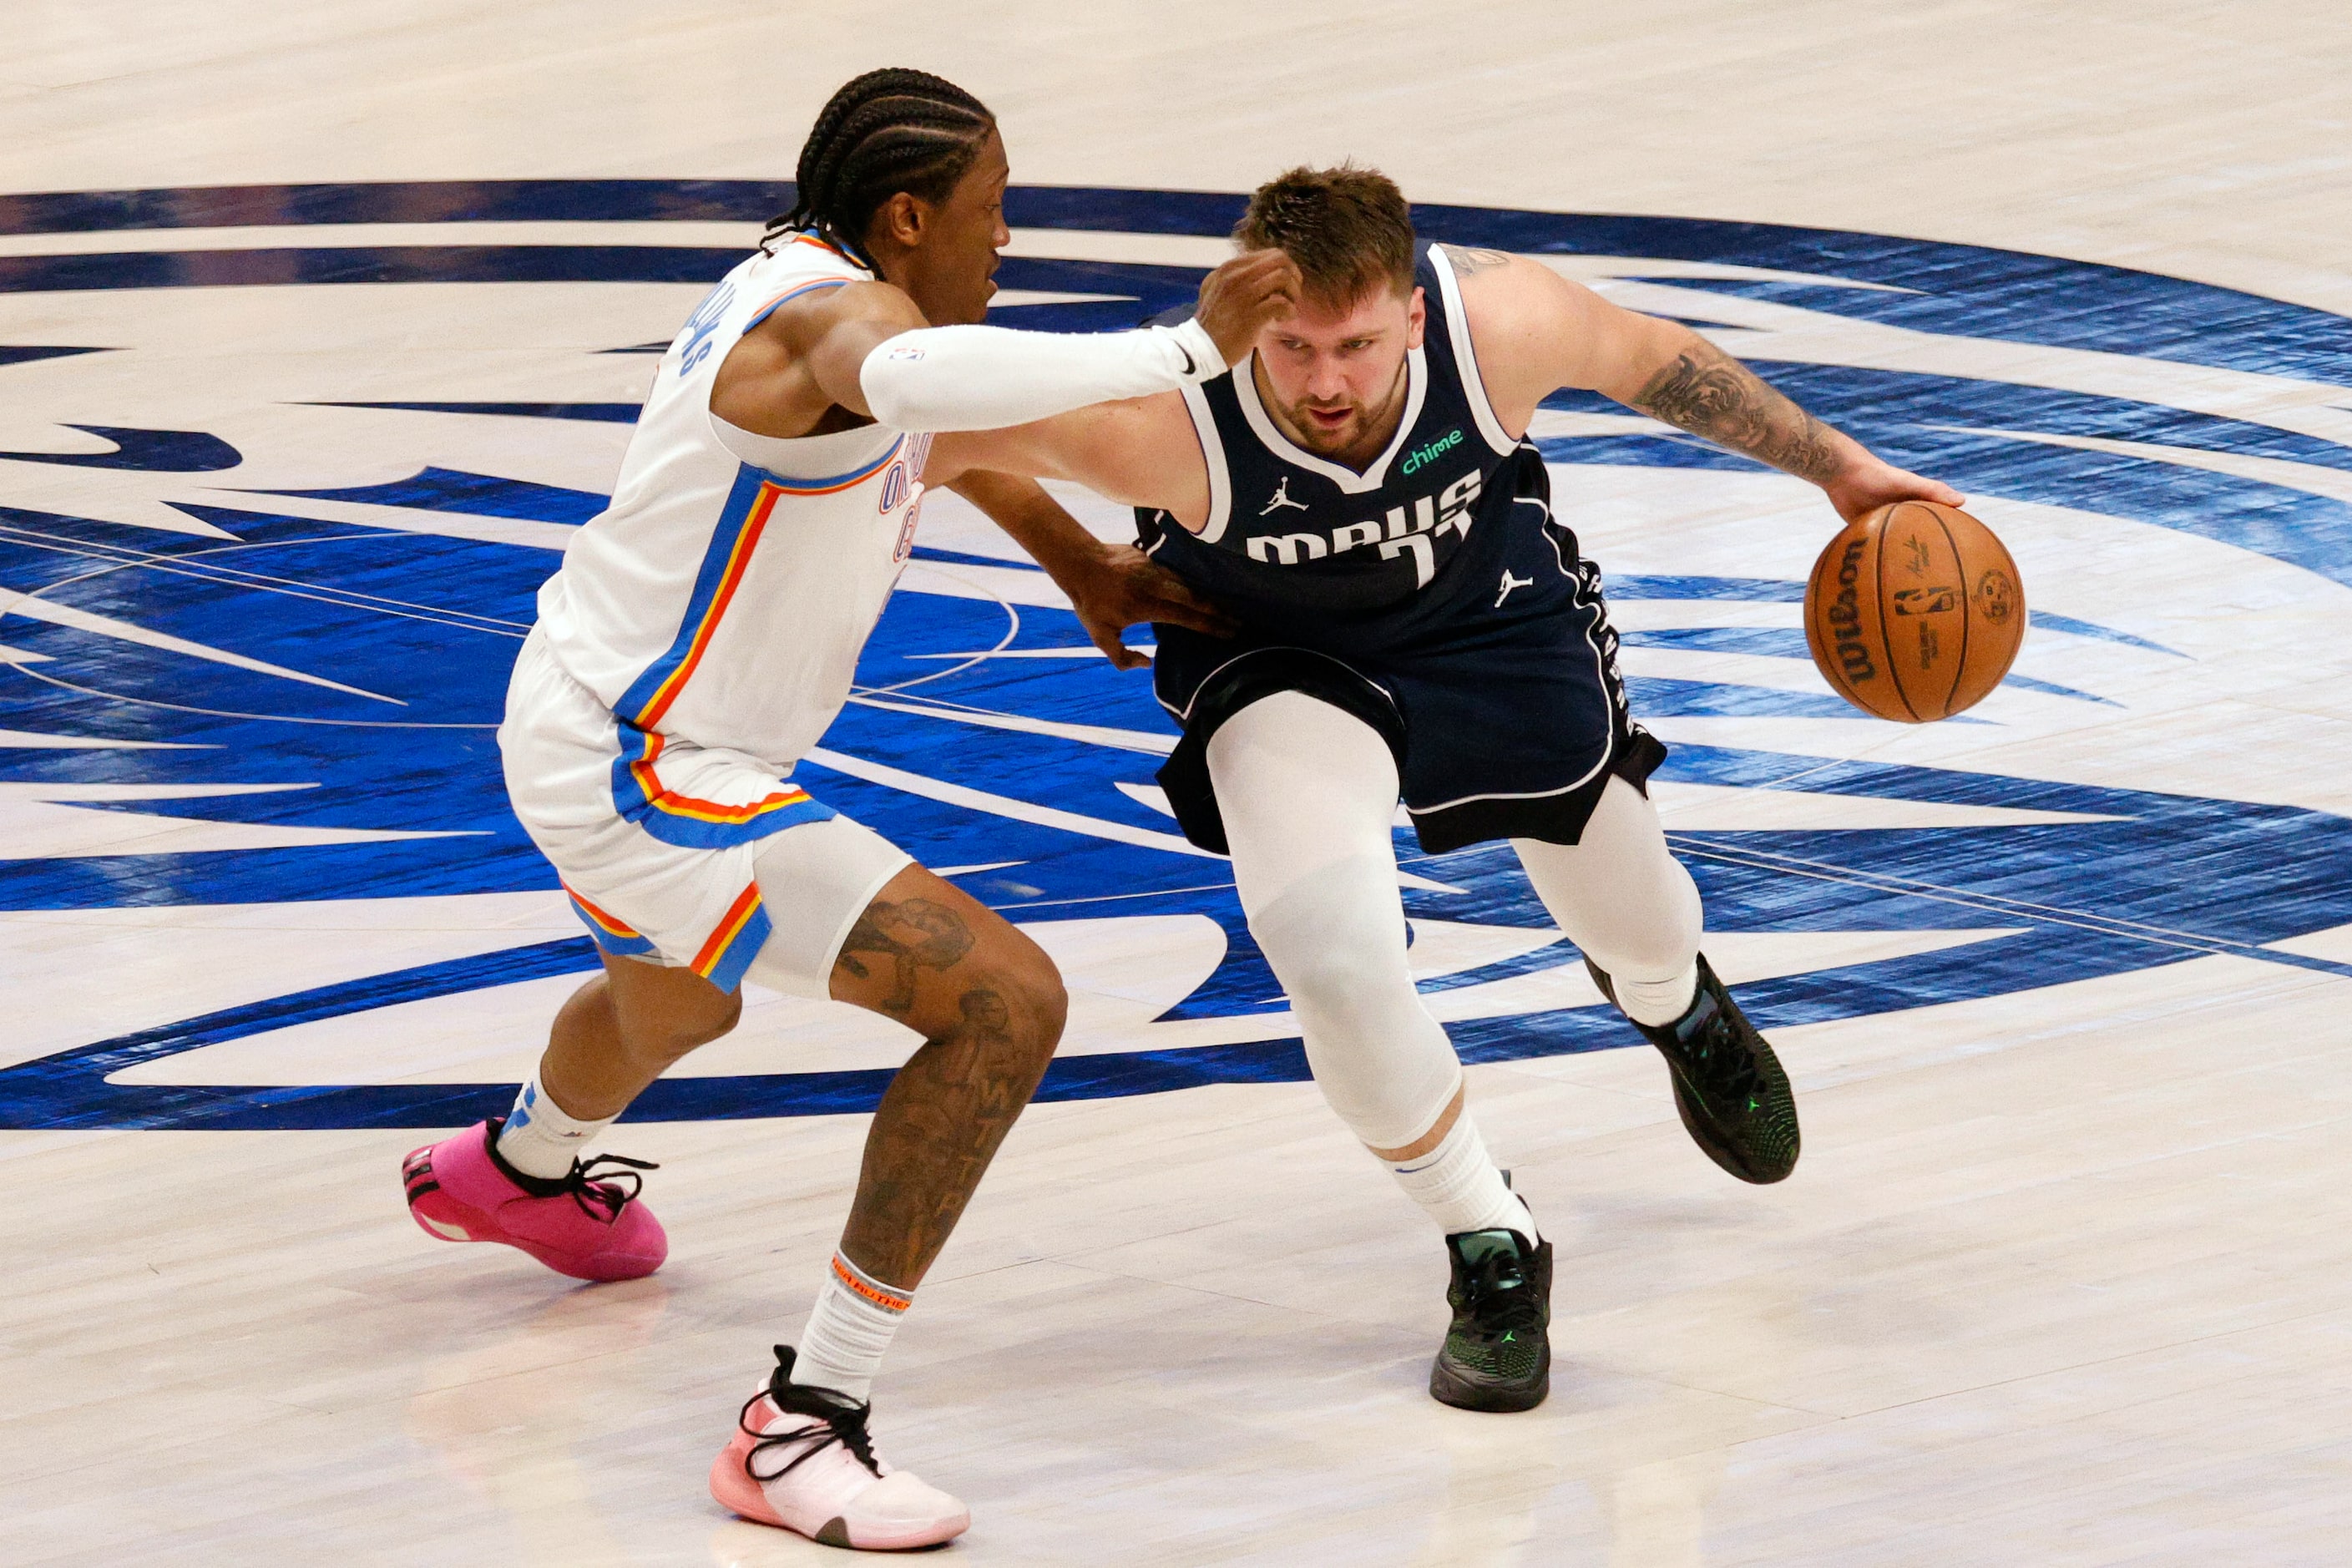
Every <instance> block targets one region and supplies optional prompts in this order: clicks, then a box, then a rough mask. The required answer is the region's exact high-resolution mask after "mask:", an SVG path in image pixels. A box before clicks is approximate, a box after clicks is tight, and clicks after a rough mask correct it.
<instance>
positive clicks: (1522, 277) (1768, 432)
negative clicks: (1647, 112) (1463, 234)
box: [1447, 248, 1960, 521]
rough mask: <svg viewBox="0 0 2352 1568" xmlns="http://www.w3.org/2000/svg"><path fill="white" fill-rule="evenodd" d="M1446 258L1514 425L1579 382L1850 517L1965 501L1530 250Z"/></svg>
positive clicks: (1453, 253)
mask: <svg viewBox="0 0 2352 1568" xmlns="http://www.w3.org/2000/svg"><path fill="white" fill-rule="evenodd" d="M1447 254H1448V255H1449V257H1451V258H1452V259H1453V261H1454V270H1455V272H1456V274H1457V275H1459V276H1460V277H1461V278H1462V280H1463V282H1462V293H1463V303H1464V307H1465V310H1467V311H1468V313H1469V316H1470V322H1471V327H1472V332H1473V339H1474V342H1475V346H1476V349H1477V352H1478V361H1479V366H1480V370H1481V373H1482V374H1483V375H1484V376H1485V379H1486V384H1487V389H1488V393H1489V395H1490V396H1491V397H1492V399H1493V401H1494V403H1495V407H1496V414H1497V415H1498V416H1502V417H1503V418H1504V420H1505V423H1506V426H1507V427H1509V428H1513V429H1524V428H1526V421H1527V420H1528V419H1529V418H1531V417H1532V416H1533V415H1534V412H1535V409H1536V407H1537V405H1538V404H1540V403H1541V402H1542V401H1543V399H1544V398H1546V397H1548V396H1549V395H1551V394H1552V393H1553V392H1555V391H1558V390H1559V388H1561V387H1570V386H1572V387H1579V388H1583V389H1586V390H1589V391H1594V392H1599V393H1601V394H1602V395H1605V396H1609V397H1613V398H1615V399H1616V400H1617V401H1618V402H1620V403H1622V404H1624V405H1626V406H1627V407H1629V408H1635V409H1639V410H1640V411H1641V412H1643V413H1644V414H1647V415H1649V416H1651V417H1653V418H1655V419H1661V420H1664V422H1665V423H1667V424H1669V425H1673V426H1678V427H1679V428H1681V429H1685V430H1688V431H1690V432H1691V433H1692V434H1693V435H1696V436H1704V437H1706V438H1707V439H1708V440H1710V441H1713V442H1715V443H1716V444H1717V446H1721V447H1729V448H1730V449H1731V450H1733V451H1735V452H1741V453H1745V454H1746V455H1747V456H1748V457H1751V458H1756V459H1757V460H1759V462H1765V463H1769V464H1771V465H1772V466H1773V467H1774V468H1779V469H1780V470H1782V471H1783V472H1785V473H1790V474H1794V475H1796V476H1797V477H1798V478H1799V479H1810V480H1811V481H1812V482H1813V483H1815V484H1817V485H1819V486H1821V487H1822V490H1823V491H1824V492H1825V493H1826V494H1827V495H1828V496H1829V499H1830V503H1831V504H1832V506H1834V507H1835V508H1836V509H1837V510H1838V514H1839V515H1840V516H1842V517H1843V518H1846V519H1847V520H1848V521H1852V520H1853V519H1854V518H1858V517H1862V516H1864V515H1865V514H1867V513H1869V512H1871V511H1873V510H1876V509H1877V508H1879V507H1882V506H1885V505H1886V504H1887V503H1889V502H1890V501H1898V500H1933V501H1941V502H1943V503H1944V504H1946V505H1948V506H1957V505H1958V504H1959V500H1960V497H1959V494H1958V491H1956V490H1954V489H1952V488H1951V487H1950V486H1948V485H1945V484H1941V483H1938V482H1937V481H1936V480H1934V479H1925V478H1922V477H1921V476H1919V475H1917V474H1914V473H1910V472H1908V471H1907V470H1905V469H1902V468H1895V466H1894V465H1893V464H1891V463H1887V462H1884V461H1882V460H1881V459H1879V458H1876V457H1874V456H1873V455H1872V454H1871V453H1870V451H1869V450H1868V448H1866V447H1864V446H1863V445H1862V443H1860V442H1859V441H1856V440H1854V439H1853V437H1850V436H1847V435H1844V434H1843V433H1842V432H1840V431H1838V430H1835V429H1832V427H1831V426H1828V425H1825V424H1823V423H1822V421H1821V420H1819V419H1816V418H1814V417H1813V416H1811V415H1810V414H1808V413H1806V412H1805V411H1804V410H1803V409H1801V408H1800V407H1798V406H1797V405H1796V404H1794V403H1792V402H1790V400H1789V399H1788V398H1787V397H1786V396H1784V395H1781V394H1780V393H1779V392H1776V391H1775V390H1773V388H1772V387H1771V386H1769V385H1768V384H1766V383H1765V382H1764V381H1763V379H1762V378H1761V377H1759V376H1758V375H1757V374H1756V373H1755V372H1753V371H1751V370H1749V369H1748V367H1747V366H1746V365H1744V364H1741V363H1739V362H1738V360H1736V359H1734V358H1732V357H1731V356H1730V355H1729V354H1727V353H1724V352H1723V351H1722V350H1721V349H1719V348H1717V347H1716V346H1715V345H1714V344H1713V343H1711V342H1707V340H1706V339H1705V338H1703V337H1701V336H1699V334H1698V333H1696V332H1695V331H1691V330H1690V329H1689V328H1688V327H1685V326H1683V325H1682V324H1680V323H1679V322H1675V321H1660V320H1659V319H1658V318H1656V317H1654V316H1644V315H1642V314H1640V313H1638V312H1636V311H1633V310H1622V309H1621V308H1619V307H1618V306H1615V305H1612V304H1611V303H1609V301H1607V300H1603V299H1601V297H1600V296H1599V295H1598V294H1595V293H1594V292H1593V291H1592V290H1591V289H1587V288H1585V287H1584V286H1583V285H1582V284H1580V283H1576V282H1572V281H1570V279H1565V278H1562V277H1560V276H1559V274H1558V273H1556V272H1554V271H1552V270H1551V268H1548V267H1545V266H1543V265H1542V264H1541V263H1539V262H1536V261H1532V260H1529V259H1528V258H1525V257H1515V256H1506V255H1503V254H1502V253H1501V252H1498V251H1490V250H1467V251H1465V250H1460V249H1453V248H1449V250H1448V252H1447ZM1514 415H1516V416H1517V420H1516V423H1514V420H1513V416H1514Z"/></svg>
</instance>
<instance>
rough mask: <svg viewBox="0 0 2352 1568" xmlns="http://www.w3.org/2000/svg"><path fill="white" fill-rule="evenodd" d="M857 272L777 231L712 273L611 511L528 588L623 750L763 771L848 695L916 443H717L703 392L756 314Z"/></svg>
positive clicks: (897, 544)
mask: <svg viewBox="0 0 2352 1568" xmlns="http://www.w3.org/2000/svg"><path fill="white" fill-rule="evenodd" d="M871 277H872V274H871V273H869V272H867V271H866V269H865V268H862V267H860V266H858V265H857V264H856V262H854V261H851V260H850V259H849V258H847V257H845V256H844V255H843V254H842V253H841V252H840V251H838V250H836V249H835V248H834V247H832V246H829V245H826V244H824V243H823V242H821V241H819V240H817V239H816V238H814V237H811V236H808V235H804V234H792V235H788V236H785V237H782V238H780V239H778V240H777V241H775V242H774V243H772V245H771V246H770V247H769V248H768V249H767V250H764V251H761V252H756V253H754V254H753V255H751V256H750V257H748V258H745V260H744V261H743V262H742V264H741V265H740V266H739V267H737V268H735V269H734V270H733V271H731V272H730V273H729V274H728V275H727V276H726V277H725V278H724V279H721V280H720V281H719V285H718V287H717V288H715V289H712V290H711V291H710V293H709V295H708V296H707V297H705V298H704V300H703V301H702V303H701V304H700V305H698V306H697V307H696V308H695V310H694V313H693V314H692V315H691V316H689V317H688V318H687V322H686V325H685V326H684V327H683V328H682V329H681V330H680V331H679V332H678V334H677V340H676V341H675V342H672V343H671V344H670V346H669V350H668V352H667V353H665V354H664V355H663V356H662V360H661V368H660V371H659V373H658V374H656V377H655V380H654V386H653V391H652V393H651V395H648V396H647V398H646V405H645V411H644V413H643V414H641V415H640V416H638V419H637V427H636V433H635V436H633V437H631V438H630V441H629V448H628V453H627V456H626V457H625V458H623V459H622V463H621V475H620V480H619V483H618V484H617V485H616V486H615V487H614V493H613V501H612V504H611V505H610V506H609V507H607V508H606V509H605V510H604V512H602V513H601V514H599V515H598V516H597V517H595V518H594V519H593V520H591V521H589V522H588V523H587V524H586V525H585V526H584V527H583V528H582V529H581V531H580V532H579V533H578V535H577V536H575V537H574V538H573V540H572V542H571V545H570V547H569V548H568V549H567V550H566V551H565V552H564V557H563V564H562V569H561V570H559V571H558V572H557V573H556V574H555V575H554V576H552V577H551V578H549V579H548V581H547V583H546V584H545V586H543V587H542V588H541V590H540V594H539V624H540V626H541V630H542V632H543V633H544V634H545V636H546V637H547V639H548V643H549V646H550V647H551V649H552V651H553V653H554V655H555V657H556V659H557V661H558V662H559V663H560V664H561V665H562V667H563V668H564V669H565V670H566V671H567V672H568V673H569V674H570V675H571V676H572V679H575V680H577V681H579V682H580V683H581V684H582V685H583V686H584V687H586V688H587V689H589V690H590V691H591V692H593V693H594V695H595V696H596V698H597V699H598V700H600V701H602V702H604V704H605V706H607V707H608V708H610V709H611V710H612V711H613V715H614V718H615V719H616V720H617V721H619V722H620V724H621V726H622V731H623V738H624V741H625V742H628V743H630V744H633V745H634V746H635V747H636V748H637V749H639V750H641V751H643V750H654V751H658V750H660V749H661V748H662V746H663V744H664V742H668V741H674V742H683V743H684V744H685V746H687V747H691V748H699V749H702V750H705V751H727V752H736V753H739V754H740V755H742V756H744V757H747V758H749V759H752V760H755V761H757V762H759V763H762V764H764V765H765V766H766V767H767V768H768V769H770V770H772V773H774V774H778V775H781V774H783V773H789V772H790V771H791V769H792V765H793V763H794V762H795V761H797V760H798V759H799V758H800V757H801V756H802V755H803V754H804V753H805V752H807V751H808V749H809V748H810V747H811V746H814V744H815V743H816V742H817V740H818V738H819V737H820V736H822V735H823V734H824V730H825V727H826V726H827V725H828V724H830V723H832V722H833V719H834V716H835V714H836V713H838V712H839V711H840V710H841V707H842V704H843V703H844V702H845V701H846V700H848V697H849V688H850V679H851V675H852V672H853V671H854V670H855V669H856V664H857V655H858V651H859V649H860V648H861V647H863V646H864V644H865V641H866V635H867V634H868V633H869V632H870V631H871V630H872V629H873V626H874V623H875V621H876V619H877V617H879V616H880V615H881V613H882V608H883V605H884V604H885V603H886V602H887V600H888V598H889V596H890V590H891V588H892V587H893V586H894V585H895V584H897V582H898V574H899V571H900V570H901V568H902V567H903V566H904V565H905V563H906V560H907V556H908V552H909V550H910V549H911V547H912V544H913V536H914V530H915V521H916V515H917V512H918V510H919V507H920V504H921V497H922V483H921V477H922V466H923V458H924V456H925V454H926V452H927V451H928V450H929V437H923V436H909V435H908V434H906V433H904V432H902V431H897V430H892V429H889V428H887V427H886V426H878V425H873V426H864V427H862V428H859V429H855V430H845V431H842V432H839V433H837V434H835V435H829V436H816V437H803V438H801V439H797V440H777V439H772V438H763V437H754V436H751V435H749V434H748V433H746V432H741V431H732V432H730V435H729V436H727V437H722V434H721V431H720V427H719V424H718V422H717V420H716V417H715V416H713V415H712V413H711V411H710V392H711V386H712V384H713V383H714V382H715V381H716V379H717V377H718V374H719V363H720V362H721V361H723V360H724V359H725V358H726V357H727V353H728V351H729V350H730V349H731V348H732V347H733V346H734V344H735V342H736V340H737V339H739V338H740V337H741V336H742V335H743V334H744V333H745V332H747V331H751V329H752V328H753V327H755V326H757V325H759V323H760V322H761V321H764V320H765V319H766V318H767V316H768V313H769V312H770V311H772V310H775V309H776V307H778V306H779V305H782V304H783V303H785V302H786V301H787V300H797V299H800V298H802V297H803V296H805V295H808V294H812V293H814V292H816V291H817V290H820V289H838V288H841V287H843V286H844V285H845V284H848V283H852V282H859V281H865V280H868V279H871ZM747 449H748V450H751V451H752V452H753V453H754V454H755V455H756V456H757V458H759V460H758V461H756V462H755V461H751V460H749V458H747V457H746V456H745V455H744V453H745V451H746V450H747ZM632 732H634V735H635V740H634V741H633V742H632V741H631V740H630V737H631V735H632Z"/></svg>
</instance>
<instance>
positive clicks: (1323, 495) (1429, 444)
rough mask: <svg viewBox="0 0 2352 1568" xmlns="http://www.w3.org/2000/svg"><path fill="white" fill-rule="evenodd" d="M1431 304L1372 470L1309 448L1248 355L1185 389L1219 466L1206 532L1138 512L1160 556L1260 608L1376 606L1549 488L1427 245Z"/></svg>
mask: <svg viewBox="0 0 2352 1568" xmlns="http://www.w3.org/2000/svg"><path fill="white" fill-rule="evenodd" d="M1417 250H1418V255H1417V258H1416V262H1415V266H1414V269H1413V277H1414V279H1415V281H1416V282H1418V283H1419V284H1420V285H1421V287H1422V289H1423V297H1424V300H1425V302H1426V306H1427V312H1428V314H1427V325H1426V327H1425V329H1424V331H1423V342H1422V345H1421V347H1419V348H1417V349H1413V350H1412V351H1411V352H1410V353H1407V355H1406V356H1405V405H1404V413H1403V416H1402V418H1401V419H1400V420H1399V422H1398V425H1397V430H1396V435H1395V437H1394V438H1393V439H1391V441H1390V442H1389V444H1388V447H1387V448H1386V449H1385V450H1384V451H1382V452H1381V455H1380V456H1379V457H1378V458H1374V459H1373V461H1372V463H1371V465H1370V467H1369V468H1365V469H1364V471H1363V472H1361V473H1357V472H1356V471H1355V470H1353V469H1351V468H1346V467H1344V466H1343V465H1341V464H1339V463H1335V462H1332V461H1330V460H1329V459H1328V458H1320V457H1318V456H1316V455H1315V454H1314V453H1312V452H1308V451H1307V450H1305V449H1303V448H1302V447H1298V446H1297V445H1296V444H1295V443H1293V442H1292V441H1291V440H1290V439H1289V437H1286V436H1285V435H1284V434H1283V433H1282V431H1281V430H1280V429H1279V428H1278V427H1277V426H1276V424H1275V422H1274V419H1273V416H1271V415H1270V414H1269V413H1268V412H1267V411H1266V408H1265V404H1264V403H1263V402H1262V401H1261V400H1260V398H1259V396H1258V391H1257V384H1256V378H1255V376H1254V375H1253V374H1251V365H1253V364H1254V363H1255V361H1254V360H1253V361H1251V362H1248V363H1244V366H1243V367H1242V368H1241V369H1240V370H1238V371H1236V372H1234V373H1232V374H1226V375H1223V376H1219V377H1218V378H1216V379H1215V380H1213V381H1210V382H1207V383H1205V384H1202V385H1199V386H1191V387H1186V388H1185V389H1184V402H1185V406H1186V407H1187V408H1188V409H1190V410H1191V412H1192V426H1193V429H1194V431H1195V432H1196V433H1197V434H1198V436H1199V437H1200V440H1201V450H1202V454H1203V455H1204V456H1205V457H1206V458H1208V466H1209V498H1210V500H1209V520H1208V522H1207V524H1206V525H1205V526H1203V527H1202V530H1201V531H1200V532H1199V533H1197V534H1195V533H1194V532H1192V531H1191V530H1190V529H1187V528H1185V527H1184V526H1183V525H1182V524H1181V523H1179V522H1178V521H1175V519H1174V518H1172V517H1171V516H1170V515H1169V514H1168V513H1166V512H1164V511H1156V510H1149V509H1139V510H1138V511H1137V513H1136V523H1137V528H1138V531H1139V534H1140V535H1141V543H1142V545H1143V547H1144V549H1145V550H1146V551H1148V552H1150V554H1151V556H1152V558H1153V559H1154V560H1156V561H1158V562H1160V563H1161V564H1162V565H1164V566H1166V567H1168V569H1169V570H1171V571H1172V572H1174V573H1175V574H1177V575H1179V576H1181V577H1182V578H1184V579H1185V580H1186V581H1188V582H1189V583H1191V584H1193V585H1194V586H1196V587H1198V588H1199V589H1201V590H1202V592H1203V593H1204V594H1206V595H1208V596H1209V597H1211V598H1213V599H1215V600H1217V601H1218V602H1220V603H1222V604H1223V605H1226V606H1227V607H1228V608H1230V609H1232V610H1234V612H1236V613H1237V614H1241V615H1243V616H1249V615H1250V614H1251V612H1252V611H1254V610H1255V611H1261V612H1263V611H1282V610H1293V609H1297V608H1300V607H1307V608H1314V609H1322V610H1333V611H1343V612H1344V611H1363V610H1377V609H1381V608H1385V607H1388V606H1391V605H1397V604H1400V603H1402V601H1404V600H1406V599H1409V598H1411V597H1412V596H1413V595H1415V594H1417V593H1418V592H1420V591H1421V590H1422V589H1423V588H1426V587H1428V586H1429V585H1430V584H1432V583H1433V582H1434V581H1435V580H1436V579H1437V577H1438V575H1439V574H1441V573H1443V572H1444V570H1445V568H1446V566H1447V564H1448V563H1450V562H1452V560H1453V559H1454V556H1455V555H1456V553H1457V552H1459V551H1460V550H1461V548H1462V544H1463V542H1464V541H1465V539H1467V538H1468V537H1469V534H1470V531H1471V530H1472V529H1474V528H1489V529H1492V528H1500V527H1502V526H1504V520H1505V519H1506V518H1507V516H1508V514H1509V513H1510V511H1511V509H1512V506H1513V504H1514V501H1515V500H1517V498H1519V497H1523V496H1534V497H1537V498H1542V497H1545V496H1546V495H1547V494H1548V481H1547V478H1546V476H1545V473H1544V468H1543V461H1542V458H1540V457H1539V456H1538V454H1537V453H1536V451H1535V450H1534V449H1533V448H1532V447H1528V446H1527V445H1525V444H1524V443H1522V442H1518V441H1515V440H1513V439H1512V438H1511V437H1509V436H1507V435H1506V434H1505V433H1504V431H1503V427H1502V426H1501V424H1500V423H1499V422H1498V421H1497V420H1496V417H1495V411H1494V409H1493V407H1492V406H1490V405H1488V403H1487V401H1486V386H1485V384H1484V383H1482V382H1481V381H1480V379H1479V376H1478V364H1477V359H1476V356H1475V354H1474V353H1473V352H1472V349H1471V345H1470V332H1469V329H1468V327H1467V326H1466V325H1465V321H1464V317H1463V313H1462V296H1461V291H1460V289H1459V288H1458V286H1457V285H1456V283H1455V280H1454V268H1453V267H1452V265H1451V264H1450V263H1449V262H1448V261H1447V259H1446V257H1445V253H1444V251H1443V250H1441V249H1439V248H1437V247H1433V246H1431V245H1429V244H1427V243H1426V242H1423V244H1422V245H1420V246H1419V247H1417Z"/></svg>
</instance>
